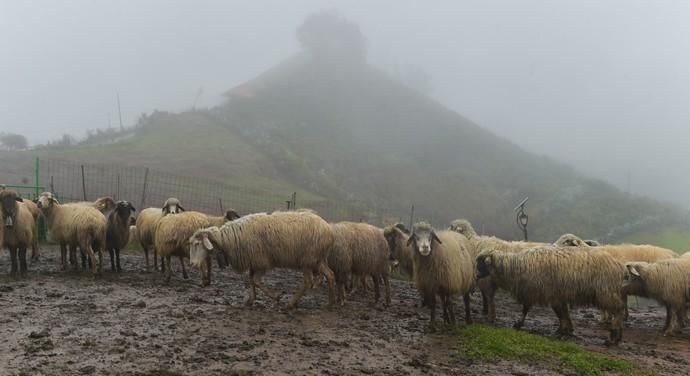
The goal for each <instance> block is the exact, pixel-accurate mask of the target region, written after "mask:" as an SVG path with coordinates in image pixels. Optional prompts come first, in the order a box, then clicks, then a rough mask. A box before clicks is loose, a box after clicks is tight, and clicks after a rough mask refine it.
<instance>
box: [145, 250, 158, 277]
mask: <svg viewBox="0 0 690 376" xmlns="http://www.w3.org/2000/svg"><path fill="white" fill-rule="evenodd" d="M143 248H144V257H145V258H146V272H150V271H151V264H150V263H149V249H148V247H146V246H143ZM153 261H154V265H155V263H156V262H155V261H156V259H155V258H154V260H153ZM155 268H156V269H158V267H157V266H155Z"/></svg>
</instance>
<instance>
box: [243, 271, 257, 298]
mask: <svg viewBox="0 0 690 376" xmlns="http://www.w3.org/2000/svg"><path fill="white" fill-rule="evenodd" d="M254 299H256V284H254V272H253V271H251V270H250V271H249V295H247V298H246V299H245V300H244V305H245V306H251V305H252V304H254Z"/></svg>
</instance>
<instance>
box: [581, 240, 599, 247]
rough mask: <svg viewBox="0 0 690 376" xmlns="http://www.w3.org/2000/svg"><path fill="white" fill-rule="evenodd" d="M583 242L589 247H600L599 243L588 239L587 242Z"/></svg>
mask: <svg viewBox="0 0 690 376" xmlns="http://www.w3.org/2000/svg"><path fill="white" fill-rule="evenodd" d="M584 242H585V244H587V245H588V246H590V247H600V246H601V243H599V242H598V241H596V240H591V239H588V240H584Z"/></svg>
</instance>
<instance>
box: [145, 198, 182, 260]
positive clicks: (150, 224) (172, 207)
mask: <svg viewBox="0 0 690 376" xmlns="http://www.w3.org/2000/svg"><path fill="white" fill-rule="evenodd" d="M183 211H184V208H183V207H182V205H181V204H180V200H178V199H176V198H174V197H171V198H168V199H167V200H165V202H164V203H163V207H162V208H147V209H144V210H142V211H140V212H139V215H138V216H137V219H136V226H137V238H138V239H139V242H140V244H141V247H142V248H143V249H144V255H145V257H146V270H147V271H149V270H151V267H150V263H149V248H153V235H154V233H155V232H156V223H157V222H158V220H159V219H161V218H162V217H163V215H167V214H177V213H180V212H183ZM161 268H163V261H162V260H161ZM153 269H154V270H158V258H157V256H156V249H155V248H154V249H153Z"/></svg>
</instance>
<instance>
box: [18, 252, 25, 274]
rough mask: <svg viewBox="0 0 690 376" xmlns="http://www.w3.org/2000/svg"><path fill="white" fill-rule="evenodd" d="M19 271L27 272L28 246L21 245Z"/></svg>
mask: <svg viewBox="0 0 690 376" xmlns="http://www.w3.org/2000/svg"><path fill="white" fill-rule="evenodd" d="M19 272H20V273H21V274H26V246H23V247H19Z"/></svg>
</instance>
